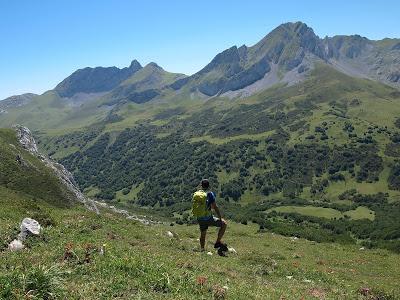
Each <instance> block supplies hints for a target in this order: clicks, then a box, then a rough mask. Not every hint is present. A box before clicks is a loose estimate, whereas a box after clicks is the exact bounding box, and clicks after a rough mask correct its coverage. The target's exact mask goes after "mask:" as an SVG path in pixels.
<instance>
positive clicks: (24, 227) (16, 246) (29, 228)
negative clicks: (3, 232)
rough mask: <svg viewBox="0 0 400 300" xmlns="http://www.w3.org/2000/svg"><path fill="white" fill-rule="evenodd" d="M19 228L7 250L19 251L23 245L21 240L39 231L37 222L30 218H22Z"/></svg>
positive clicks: (39, 227) (37, 233)
mask: <svg viewBox="0 0 400 300" xmlns="http://www.w3.org/2000/svg"><path fill="white" fill-rule="evenodd" d="M20 228H21V231H20V233H19V234H18V236H17V238H16V239H15V240H13V241H12V242H11V243H10V244H9V245H8V250H10V251H19V250H22V249H24V247H25V246H24V244H23V242H24V241H25V240H26V238H27V237H28V236H30V235H39V234H40V231H41V226H40V224H39V222H38V221H36V220H34V219H31V218H25V219H23V220H22V222H21V226H20Z"/></svg>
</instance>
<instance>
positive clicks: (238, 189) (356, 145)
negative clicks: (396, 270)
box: [0, 22, 400, 249]
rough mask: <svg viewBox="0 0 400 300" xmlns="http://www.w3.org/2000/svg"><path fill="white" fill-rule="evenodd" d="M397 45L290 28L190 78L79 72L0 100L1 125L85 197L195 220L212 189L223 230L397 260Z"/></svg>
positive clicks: (135, 69) (227, 54)
mask: <svg viewBox="0 0 400 300" xmlns="http://www.w3.org/2000/svg"><path fill="white" fill-rule="evenodd" d="M399 45H400V40H399V39H383V40H380V41H372V40H369V39H367V38H364V37H361V36H358V35H354V36H334V37H325V38H320V37H318V36H317V35H316V34H315V33H314V31H313V30H312V29H311V28H310V27H308V26H307V25H306V24H304V23H301V22H296V23H286V24H282V25H280V26H278V27H277V28H276V29H274V30H273V31H271V32H270V33H269V34H267V35H266V36H265V37H264V38H263V39H262V40H260V41H259V42H258V43H256V44H255V45H253V46H251V47H247V46H245V45H243V46H240V47H237V46H233V47H231V48H229V49H227V50H225V51H223V52H221V53H219V54H217V55H216V56H215V58H214V59H213V60H212V61H211V62H210V63H209V64H208V65H206V66H205V67H204V68H203V69H201V70H200V71H199V72H197V73H195V74H193V75H191V76H186V75H184V74H176V73H170V72H167V71H165V70H164V69H162V68H161V67H160V66H158V65H157V64H155V63H150V64H148V65H146V66H144V67H142V66H141V65H140V63H139V62H137V61H135V60H134V61H133V62H132V63H131V65H130V66H129V67H126V68H122V69H119V68H116V67H110V68H103V67H97V68H85V69H81V70H77V71H76V72H74V73H73V74H72V75H70V76H69V77H67V78H66V79H65V80H63V81H62V82H61V83H60V84H58V85H57V86H56V87H55V88H54V89H53V90H49V91H47V92H45V93H44V94H43V95H33V94H28V95H21V96H14V97H11V98H9V99H7V100H5V101H1V102H0V109H1V113H0V126H2V127H10V126H11V125H12V124H15V123H21V124H23V125H25V126H28V127H29V128H31V129H32V130H33V133H34V135H35V137H36V138H37V139H38V143H39V148H40V150H41V151H43V152H45V153H46V154H48V155H50V156H51V157H52V158H53V159H55V160H58V161H60V162H62V163H63V164H64V165H65V166H66V168H67V169H68V170H70V171H71V172H72V173H73V174H74V176H75V178H76V180H77V182H78V183H79V185H80V187H81V188H82V190H83V191H84V193H85V194H86V195H87V196H89V197H94V198H97V199H102V200H106V201H109V202H111V203H113V204H116V205H119V206H124V207H125V208H128V209H131V208H135V207H136V208H138V207H141V208H143V207H145V208H146V209H151V210H153V211H154V212H157V213H159V214H162V215H164V216H168V217H173V218H175V219H176V221H177V222H180V223H182V222H190V217H189V210H190V199H191V193H192V192H193V189H194V188H195V187H196V185H197V184H198V181H199V180H200V179H201V178H203V177H207V178H209V179H210V182H211V183H212V186H213V187H214V189H215V191H216V193H217V195H218V199H219V203H221V206H222V207H223V208H224V211H225V212H226V214H227V216H228V217H229V218H230V219H233V220H236V221H239V222H244V223H246V222H248V221H249V220H251V221H253V222H255V223H258V224H259V225H260V226H263V227H268V228H273V230H274V231H275V232H278V233H282V234H285V235H294V234H297V235H299V236H302V237H306V238H309V239H313V240H318V241H332V240H340V241H346V242H350V241H353V242H354V241H355V240H363V241H364V242H365V243H366V244H368V246H371V247H374V246H379V247H385V248H389V249H397V248H396V247H398V238H399V236H398V232H400V231H399V228H398V226H399V225H398V222H397V223H396V222H395V220H396V219H397V218H398V215H397V212H398V211H399V210H398V205H399V204H400V181H399V179H398V178H400V177H399V174H400V163H399V159H400V131H399V129H400V118H399V116H400V105H399V103H400V91H399V87H400V85H399V84H400V83H399V70H400V65H399V63H400V46H399ZM299 216H300V217H299ZM310 223H312V224H314V225H313V226H311V227H310Z"/></svg>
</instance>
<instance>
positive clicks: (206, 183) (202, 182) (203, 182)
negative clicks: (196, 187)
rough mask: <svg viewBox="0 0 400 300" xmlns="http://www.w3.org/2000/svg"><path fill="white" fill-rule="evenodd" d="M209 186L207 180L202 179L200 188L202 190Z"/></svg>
mask: <svg viewBox="0 0 400 300" xmlns="http://www.w3.org/2000/svg"><path fill="white" fill-rule="evenodd" d="M209 186H210V182H209V181H208V179H202V180H201V187H202V188H203V189H208V188H209Z"/></svg>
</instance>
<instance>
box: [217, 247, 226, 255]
mask: <svg viewBox="0 0 400 300" xmlns="http://www.w3.org/2000/svg"><path fill="white" fill-rule="evenodd" d="M217 253H218V255H219V256H226V254H225V251H223V250H222V248H219V249H218V251H217Z"/></svg>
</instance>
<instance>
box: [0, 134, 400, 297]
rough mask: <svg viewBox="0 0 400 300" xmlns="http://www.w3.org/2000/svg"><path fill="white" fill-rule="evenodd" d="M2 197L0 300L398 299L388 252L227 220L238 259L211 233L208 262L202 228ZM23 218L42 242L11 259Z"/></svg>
mask: <svg viewBox="0 0 400 300" xmlns="http://www.w3.org/2000/svg"><path fill="white" fill-rule="evenodd" d="M8 134H9V133H7V135H8ZM2 137H4V133H3V132H2ZM2 141H3V140H2ZM14 170H15V171H16V172H17V170H16V169H15V168H14ZM27 184H29V183H27ZM31 188H33V187H31ZM50 188H52V187H51V186H48V189H47V190H49V189H50ZM35 189H36V188H35ZM52 192H54V193H56V190H54V191H52ZM0 195H1V197H0V205H1V207H2V209H1V210H0V241H1V244H0V298H1V299H22V298H26V297H30V298H32V297H33V298H38V299H64V298H70V299H75V298H83V299H99V298H100V299H108V298H119V299H209V298H210V299H211V298H213V299H265V298H268V299H282V297H284V298H285V299H299V298H304V299H314V298H317V299H338V298H344V299H353V298H354V299H370V298H371V297H375V298H376V297H378V298H379V299H398V295H399V293H400V291H399V287H398V285H397V282H398V280H400V278H399V275H398V274H400V272H399V265H398V264H397V261H398V259H399V255H398V254H394V253H392V252H388V251H386V250H368V249H365V250H359V246H351V245H338V244H330V243H316V242H311V241H307V240H303V239H296V238H285V237H282V236H280V235H276V234H271V233H269V232H266V231H265V230H260V229H259V226H256V225H254V224H252V225H250V224H249V225H241V224H235V223H233V222H231V223H230V224H229V227H228V231H227V235H226V241H227V242H228V243H229V245H230V246H233V247H234V248H235V250H236V252H237V254H233V253H231V254H229V256H228V258H226V257H220V256H218V255H217V254H216V253H215V252H214V251H213V248H212V243H211V242H212V240H213V239H214V238H215V237H216V233H215V232H213V231H210V232H209V235H208V240H209V242H208V243H207V246H206V247H207V248H208V249H207V251H210V253H211V255H210V254H207V253H205V252H204V253H200V252H195V251H194V250H193V249H196V248H197V247H198V241H197V240H196V239H197V234H198V227H197V226H196V225H193V226H187V225H175V226H174V227H171V226H169V225H165V224H159V225H153V226H145V225H142V224H140V223H136V222H134V221H131V220H126V219H125V218H122V217H121V216H117V215H114V214H112V213H110V212H109V211H107V210H102V211H101V214H100V215H96V214H94V213H93V212H90V211H87V210H85V209H84V208H83V207H77V206H74V207H70V208H65V207H64V208H61V207H58V206H54V205H52V204H50V203H47V202H43V201H41V200H32V199H30V198H28V197H27V196H26V194H25V193H24V192H23V193H20V192H18V191H16V190H11V189H4V187H3V186H1V187H0ZM59 196H60V197H62V195H61V194H59ZM25 217H34V218H36V219H37V220H38V221H39V222H40V223H41V224H42V226H43V230H42V232H41V235H40V236H39V237H30V238H28V240H27V241H26V242H25V245H26V248H25V249H24V250H22V251H20V252H10V251H8V250H7V249H6V244H7V242H8V241H10V240H12V239H13V238H14V237H15V235H16V234H17V232H18V226H19V222H20V221H21V220H22V218H25ZM170 230H171V231H173V234H174V235H175V236H176V238H170V237H169V236H168V234H167V233H168V231H170ZM27 262H29V263H27Z"/></svg>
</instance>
